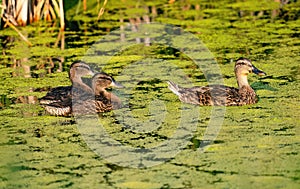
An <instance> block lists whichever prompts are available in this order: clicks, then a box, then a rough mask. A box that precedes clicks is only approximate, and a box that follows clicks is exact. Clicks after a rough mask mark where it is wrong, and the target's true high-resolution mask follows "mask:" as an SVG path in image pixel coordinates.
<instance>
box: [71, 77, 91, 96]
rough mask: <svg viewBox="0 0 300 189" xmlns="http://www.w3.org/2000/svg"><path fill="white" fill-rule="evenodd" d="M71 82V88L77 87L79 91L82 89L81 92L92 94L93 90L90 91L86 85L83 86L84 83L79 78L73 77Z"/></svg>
mask: <svg viewBox="0 0 300 189" xmlns="http://www.w3.org/2000/svg"><path fill="white" fill-rule="evenodd" d="M71 81H72V85H73V86H75V87H78V88H81V89H83V90H85V91H88V92H90V93H93V90H92V89H91V88H90V87H89V86H88V85H87V84H85V83H84V82H83V81H82V79H81V77H78V76H76V75H75V76H74V77H73V78H72V79H71Z"/></svg>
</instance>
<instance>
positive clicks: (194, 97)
mask: <svg viewBox="0 0 300 189" xmlns="http://www.w3.org/2000/svg"><path fill="white" fill-rule="evenodd" d="M168 84H169V89H170V90H171V91H172V92H173V93H174V94H176V95H177V96H178V97H179V99H180V100H181V101H182V102H185V103H189V104H195V105H200V106H211V105H215V106H224V105H225V106H237V105H240V104H241V100H242V99H241V98H240V95H239V90H238V89H236V88H234V87H228V86H223V85H209V86H203V87H192V88H183V87H180V86H179V85H177V84H175V83H174V82H171V81H169V82H168Z"/></svg>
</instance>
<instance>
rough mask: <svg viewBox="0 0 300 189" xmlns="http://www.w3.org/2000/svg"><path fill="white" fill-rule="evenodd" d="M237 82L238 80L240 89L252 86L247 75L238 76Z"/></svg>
mask: <svg viewBox="0 0 300 189" xmlns="http://www.w3.org/2000/svg"><path fill="white" fill-rule="evenodd" d="M236 80H237V83H238V86H239V89H241V88H243V87H250V85H249V83H248V78H247V75H245V74H243V75H237V76H236Z"/></svg>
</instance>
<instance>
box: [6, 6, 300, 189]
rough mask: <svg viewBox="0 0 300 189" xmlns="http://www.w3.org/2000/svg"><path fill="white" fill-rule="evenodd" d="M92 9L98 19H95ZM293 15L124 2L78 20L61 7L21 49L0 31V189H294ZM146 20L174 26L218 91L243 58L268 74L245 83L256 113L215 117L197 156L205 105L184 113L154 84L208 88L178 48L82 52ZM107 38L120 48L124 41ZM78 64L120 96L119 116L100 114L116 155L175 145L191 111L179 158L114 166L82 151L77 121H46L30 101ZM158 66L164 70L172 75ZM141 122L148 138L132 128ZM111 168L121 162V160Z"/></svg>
mask: <svg viewBox="0 0 300 189" xmlns="http://www.w3.org/2000/svg"><path fill="white" fill-rule="evenodd" d="M104 3H105V4H104ZM101 7H105V9H102V13H101V15H100V12H99V10H100V9H101ZM299 7H300V1H297V0H285V1H277V0H275V1H274V0H267V1H255V0H246V1H242V2H241V1H232V0H222V1H202V2H201V3H200V2H199V1H193V0H189V1H176V0H175V1H172V0H171V1H166V2H163V1H143V2H141V1H131V0H124V1H121V3H120V2H119V1H105V2H102V1H87V8H86V10H84V9H83V5H82V3H81V2H77V3H75V2H73V1H72V3H70V4H67V5H66V6H65V18H66V28H65V31H64V32H63V34H62V33H61V31H60V29H59V28H58V27H56V26H55V24H53V22H46V21H45V22H37V23H33V24H31V25H28V26H26V27H18V30H20V32H22V34H24V35H25V36H26V38H27V39H28V40H29V41H30V42H31V43H32V46H31V47H29V46H28V45H27V44H26V43H25V42H24V40H22V39H21V38H20V37H19V35H18V34H17V33H15V32H12V31H13V29H11V28H4V29H2V30H0V43H1V46H0V49H1V52H2V56H1V57H0V60H1V63H0V81H1V86H0V95H1V98H0V132H1V135H2V137H1V139H0V144H1V145H0V146H1V147H0V150H1V154H2V157H1V162H0V173H1V176H0V187H1V188H37V187H42V188H83V187H89V188H212V187H213V188H245V187H250V188H255V187H257V188H297V187H298V186H299V184H300V183H299V179H300V173H299V167H300V161H299V159H300V158H299V150H300V149H299V146H300V145H299V143H300V139H299V128H298V127H299V121H300V120H299V115H298V112H299V107H300V96H299V88H300V82H299V80H300V77H299V75H300V66H299V61H300V57H299V52H300V39H299V35H300V32H299V31H300V19H299V15H300V8H299ZM103 10H104V12H103ZM99 15H100V17H99ZM149 22H159V23H164V24H173V25H175V26H178V27H181V28H183V29H184V30H185V31H188V32H190V33H192V34H193V35H194V36H196V37H198V38H199V39H200V40H201V41H202V42H203V44H205V46H206V47H207V48H208V49H209V50H210V51H211V53H212V54H213V56H214V57H215V60H216V62H217V63H218V66H219V68H220V70H221V72H222V76H223V79H224V84H226V85H228V86H234V87H236V86H237V84H236V78H235V76H234V72H233V67H234V61H235V60H236V59H237V58H239V57H247V58H249V59H251V60H252V61H253V63H254V64H255V65H256V66H257V67H259V68H260V69H262V70H264V71H265V72H266V73H267V74H268V75H267V76H264V77H262V78H259V77H256V76H249V83H250V84H251V87H252V88H253V89H254V90H255V91H256V93H257V95H258V96H259V101H258V103H257V104H254V105H251V106H243V107H226V112H225V115H224V121H223V124H222V128H221V130H220V132H219V134H218V136H217V138H216V139H215V140H214V141H213V142H212V144H211V145H210V146H209V147H208V148H207V150H206V151H205V152H203V153H201V152H199V151H198V150H197V149H198V148H199V146H200V145H201V142H202V140H203V136H204V133H205V131H206V128H207V125H208V124H209V123H210V121H211V112H212V111H213V109H212V107H201V108H200V107H197V109H196V110H195V109H194V108H195V107H194V106H190V105H187V106H184V107H183V106H182V104H181V102H180V101H179V100H178V99H177V97H176V96H175V95H173V94H172V93H171V92H170V91H169V90H168V88H167V83H166V82H165V81H166V80H167V79H169V78H171V77H173V78H181V79H182V78H184V79H186V82H185V83H181V84H183V86H187V87H191V86H190V85H189V83H188V81H190V82H191V83H192V84H193V85H196V86H204V85H207V83H208V82H207V78H206V77H205V75H204V73H203V72H202V71H201V69H199V67H198V66H197V65H196V64H195V63H194V62H193V61H192V60H191V59H190V58H189V57H188V56H186V55H185V54H184V53H183V51H182V49H175V48H171V47H168V46H166V45H161V44H150V43H147V39H146V38H145V39H137V40H140V44H139V45H134V46H131V47H130V48H127V49H122V50H121V49H120V52H117V53H116V54H115V56H113V57H104V56H102V57H101V58H100V56H87V54H88V53H91V52H92V53H94V54H96V55H101V52H99V51H90V49H91V47H92V45H94V47H95V46H96V47H97V48H101V49H105V50H107V51H110V50H111V49H110V48H112V47H110V46H105V44H102V43H96V42H97V41H99V40H100V39H101V37H102V36H104V35H106V34H108V33H109V32H111V31H114V30H116V29H120V30H122V29H124V28H125V27H124V26H126V23H131V24H132V25H133V26H136V27H137V25H138V24H140V23H149ZM125 29H126V28H125ZM135 29H136V28H135V27H132V30H135ZM60 35H64V38H61V36H60ZM115 37H116V38H117V39H120V40H126V37H127V36H115ZM150 41H151V40H150ZM179 42H180V43H182V44H183V45H186V46H187V47H188V46H189V44H185V42H186V41H184V40H183V41H179ZM62 46H64V48H62ZM103 57H104V58H105V59H103ZM81 59H84V60H85V61H86V62H88V63H89V65H90V66H91V67H93V69H94V70H95V71H100V70H103V71H105V72H107V73H109V74H110V75H112V76H114V78H115V79H116V80H117V81H118V82H120V83H122V84H123V85H124V86H125V87H126V88H124V89H122V90H113V91H112V92H114V93H115V94H116V95H118V96H119V97H120V98H121V99H122V101H123V102H124V104H125V107H124V108H122V109H120V110H117V111H113V112H108V113H105V114H101V115H99V123H101V124H102V125H103V128H105V130H106V132H107V133H108V134H109V135H110V136H111V138H113V139H114V140H116V141H117V142H119V143H120V144H123V145H124V146H129V147H135V148H140V149H149V148H152V147H155V146H157V145H160V144H161V143H163V142H164V141H166V140H168V139H169V138H171V137H172V136H173V135H174V133H175V132H176V130H177V129H178V127H179V122H180V121H181V116H182V114H185V115H186V114H188V113H189V112H190V111H191V109H193V111H197V112H198V114H197V116H198V117H196V118H197V119H192V118H193V116H194V115H190V116H191V119H188V120H185V121H186V122H184V124H187V125H192V126H193V127H192V128H189V129H190V130H192V131H193V132H192V134H191V135H187V136H186V138H185V139H186V140H185V141H186V142H187V144H186V145H185V146H184V147H183V148H182V149H181V151H180V152H179V153H178V154H176V156H174V157H172V158H170V159H168V161H167V162H165V163H162V164H159V165H156V166H153V167H149V168H143V169H134V168H130V167H122V166H119V165H118V164H113V163H111V162H109V161H107V160H106V159H105V158H103V156H99V155H97V154H95V153H94V151H93V150H91V149H90V146H89V145H88V144H87V143H86V141H85V139H86V138H85V136H84V135H83V134H82V130H81V128H80V125H78V121H80V120H76V119H74V118H72V117H67V118H65V117H54V116H49V115H47V114H46V113H45V111H44V110H43V109H42V108H41V107H40V105H39V103H38V98H40V97H42V96H44V95H45V94H46V93H47V91H48V90H49V89H50V88H53V87H57V86H68V85H70V81H69V80H68V74H67V72H68V68H69V66H70V65H71V63H72V62H74V61H76V60H81ZM106 60H108V61H106ZM140 65H142V66H140ZM154 65H158V66H154ZM164 65H172V66H171V70H170V69H169V68H170V66H169V67H166V66H164ZM137 67H138V69H137ZM133 73H134V74H133ZM157 73H159V74H157ZM170 73H176V75H175V74H173V75H170ZM155 75H159V76H160V77H155ZM253 77H255V79H254V78H253ZM153 112H156V114H154V113H153ZM182 112H183V113H182ZM185 112H187V113H185ZM118 116H119V117H118ZM120 118H122V120H123V121H122V122H121V121H120ZM144 122H147V123H149V124H148V125H149V128H143V127H142V126H143V124H142V123H144ZM88 129H91V128H86V130H87V132H92V131H94V130H88ZM147 131H148V132H147ZM182 132H183V133H184V132H186V131H182ZM122 155H123V154H122ZM120 159H121V160H124V159H126V158H125V154H124V157H123V158H122V157H121V158H120Z"/></svg>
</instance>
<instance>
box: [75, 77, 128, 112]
mask: <svg viewBox="0 0 300 189" xmlns="http://www.w3.org/2000/svg"><path fill="white" fill-rule="evenodd" d="M109 87H116V88H123V86H122V85H121V84H119V83H117V82H116V81H115V80H114V78H113V77H111V76H109V75H108V74H106V73H104V72H101V73H97V74H95V75H94V76H93V78H92V88H93V91H94V95H90V94H84V95H82V96H77V97H79V98H77V97H76V98H75V99H73V114H74V115H81V114H93V113H102V112H108V111H111V110H113V109H118V108H121V100H120V99H119V98H118V97H117V96H116V95H114V94H113V93H111V92H108V91H107V90H106V89H107V88H109Z"/></svg>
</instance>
